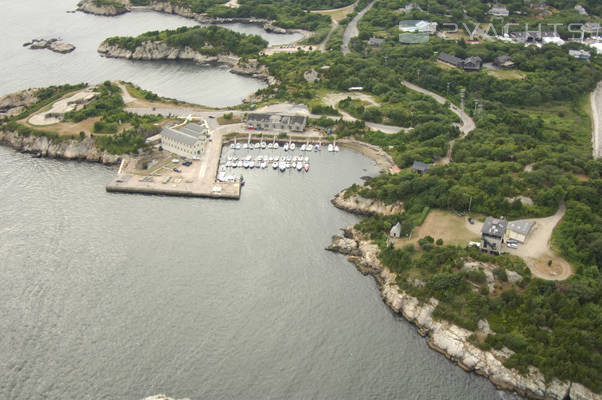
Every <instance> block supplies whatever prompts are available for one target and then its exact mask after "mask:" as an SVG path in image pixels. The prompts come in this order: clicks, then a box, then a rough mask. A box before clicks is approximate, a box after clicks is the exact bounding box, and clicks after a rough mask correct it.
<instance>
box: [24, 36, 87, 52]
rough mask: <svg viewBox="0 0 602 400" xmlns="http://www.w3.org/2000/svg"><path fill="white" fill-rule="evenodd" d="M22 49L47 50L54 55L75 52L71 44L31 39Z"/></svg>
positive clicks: (57, 40) (59, 40) (56, 40)
mask: <svg viewBox="0 0 602 400" xmlns="http://www.w3.org/2000/svg"><path fill="white" fill-rule="evenodd" d="M23 47H29V48H30V49H32V50H39V49H48V50H50V51H53V52H55V53H59V54H67V53H71V52H72V51H73V50H75V46H74V45H72V44H71V43H65V42H63V41H62V40H61V39H57V38H52V39H33V40H32V41H30V42H27V43H24V44H23Z"/></svg>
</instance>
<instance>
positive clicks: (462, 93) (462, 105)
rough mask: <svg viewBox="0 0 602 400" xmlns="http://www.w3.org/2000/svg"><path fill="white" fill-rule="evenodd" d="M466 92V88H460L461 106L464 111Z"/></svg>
mask: <svg viewBox="0 0 602 400" xmlns="http://www.w3.org/2000/svg"><path fill="white" fill-rule="evenodd" d="M465 94H466V89H464V88H462V89H460V100H461V102H460V108H461V109H462V111H464V95H465Z"/></svg>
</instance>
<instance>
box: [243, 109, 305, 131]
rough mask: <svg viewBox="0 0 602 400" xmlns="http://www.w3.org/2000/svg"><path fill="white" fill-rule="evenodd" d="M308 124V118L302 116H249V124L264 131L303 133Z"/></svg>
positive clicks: (255, 114)
mask: <svg viewBox="0 0 602 400" xmlns="http://www.w3.org/2000/svg"><path fill="white" fill-rule="evenodd" d="M306 123H307V117H304V116H300V115H280V114H268V113H251V114H249V115H248V116H247V124H248V125H249V126H251V127H253V128H254V129H262V130H286V131H292V132H303V131H304V130H305V124H306Z"/></svg>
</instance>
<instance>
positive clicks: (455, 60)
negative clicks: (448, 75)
mask: <svg viewBox="0 0 602 400" xmlns="http://www.w3.org/2000/svg"><path fill="white" fill-rule="evenodd" d="M437 60H439V61H441V62H444V63H446V64H449V65H453V66H454V67H461V66H462V59H461V58H460V57H456V56H453V55H451V54H448V53H443V52H441V53H439V55H438V56H437Z"/></svg>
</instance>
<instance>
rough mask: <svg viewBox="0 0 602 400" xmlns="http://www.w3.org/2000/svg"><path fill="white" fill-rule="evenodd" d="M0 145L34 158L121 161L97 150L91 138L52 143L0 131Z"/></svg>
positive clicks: (113, 163) (43, 139)
mask: <svg viewBox="0 0 602 400" xmlns="http://www.w3.org/2000/svg"><path fill="white" fill-rule="evenodd" d="M0 144H2V145H5V146H8V147H12V148H13V149H15V150H17V151H20V152H22V153H31V154H32V155H35V156H36V157H47V158H58V159H64V160H80V161H88V162H95V163H101V164H104V165H115V164H118V163H119V162H120V161H121V156H116V155H114V154H110V153H108V152H107V151H101V150H99V149H98V147H96V143H94V139H92V138H85V139H82V140H77V139H68V140H60V141H54V140H52V139H50V138H48V137H46V136H34V135H29V136H21V135H19V134H18V133H17V132H6V131H0Z"/></svg>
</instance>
